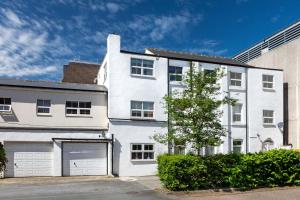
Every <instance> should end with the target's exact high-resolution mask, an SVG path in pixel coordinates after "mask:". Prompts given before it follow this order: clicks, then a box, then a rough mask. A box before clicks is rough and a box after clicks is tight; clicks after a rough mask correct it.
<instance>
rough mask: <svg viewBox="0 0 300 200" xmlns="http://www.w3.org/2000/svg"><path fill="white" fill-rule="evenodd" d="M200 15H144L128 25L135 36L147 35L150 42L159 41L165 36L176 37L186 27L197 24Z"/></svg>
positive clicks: (200, 18) (186, 13) (185, 29)
mask: <svg viewBox="0 0 300 200" xmlns="http://www.w3.org/2000/svg"><path fill="white" fill-rule="evenodd" d="M202 18H203V17H202V15H200V14H199V15H191V14H190V13H188V12H183V13H180V14H177V15H162V16H154V15H146V16H136V17H135V20H133V21H131V22H130V23H129V24H128V27H129V28H130V29H132V31H134V32H135V33H136V34H137V35H148V36H149V38H150V39H151V40H152V41H159V40H162V39H164V38H165V37H166V36H170V35H171V36H178V35H180V34H181V33H184V32H185V31H187V26H188V25H193V24H196V23H199V22H200V21H201V20H202Z"/></svg>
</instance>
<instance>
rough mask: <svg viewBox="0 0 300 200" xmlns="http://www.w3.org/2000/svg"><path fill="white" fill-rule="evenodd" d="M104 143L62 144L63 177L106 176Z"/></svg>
mask: <svg viewBox="0 0 300 200" xmlns="http://www.w3.org/2000/svg"><path fill="white" fill-rule="evenodd" d="M106 145H107V144H106V143H63V175H64V176H82V175H107V146H106Z"/></svg>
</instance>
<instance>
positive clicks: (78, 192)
mask: <svg viewBox="0 0 300 200" xmlns="http://www.w3.org/2000/svg"><path fill="white" fill-rule="evenodd" d="M162 191H164V192H162ZM0 199H1V200H2V199H3V200H4V199H5V200H25V199H26V200H37V199H38V200H50V199H51V200H52V199H55V200H102V199H103V200H115V199H116V200H140V199H141V200H171V199H173V200H253V199H255V200H285V199H286V200H299V199H300V187H291V188H288V187H286V188H274V189H270V188H269V189H268V188H263V189H258V190H253V191H248V192H222V191H221V192H214V191H209V190H208V191H196V192H189V193H185V192H167V191H166V190H162V187H161V185H160V182H159V180H158V178H157V177H139V178H133V177H131V178H126V177H123V178H120V179H119V178H107V177H48V178H47V177H46V178H10V179H2V180H1V179H0Z"/></svg>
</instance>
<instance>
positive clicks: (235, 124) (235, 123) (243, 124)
mask: <svg viewBox="0 0 300 200" xmlns="http://www.w3.org/2000/svg"><path fill="white" fill-rule="evenodd" d="M231 125H232V126H246V124H245V123H243V122H240V123H237V122H232V124H231Z"/></svg>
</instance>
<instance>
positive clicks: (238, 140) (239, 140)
mask: <svg viewBox="0 0 300 200" xmlns="http://www.w3.org/2000/svg"><path fill="white" fill-rule="evenodd" d="M235 141H237V142H241V144H239V145H235V144H234V142H235ZM234 147H239V148H240V149H241V150H240V151H239V152H237V153H242V152H243V140H242V139H233V140H232V152H236V151H234Z"/></svg>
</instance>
